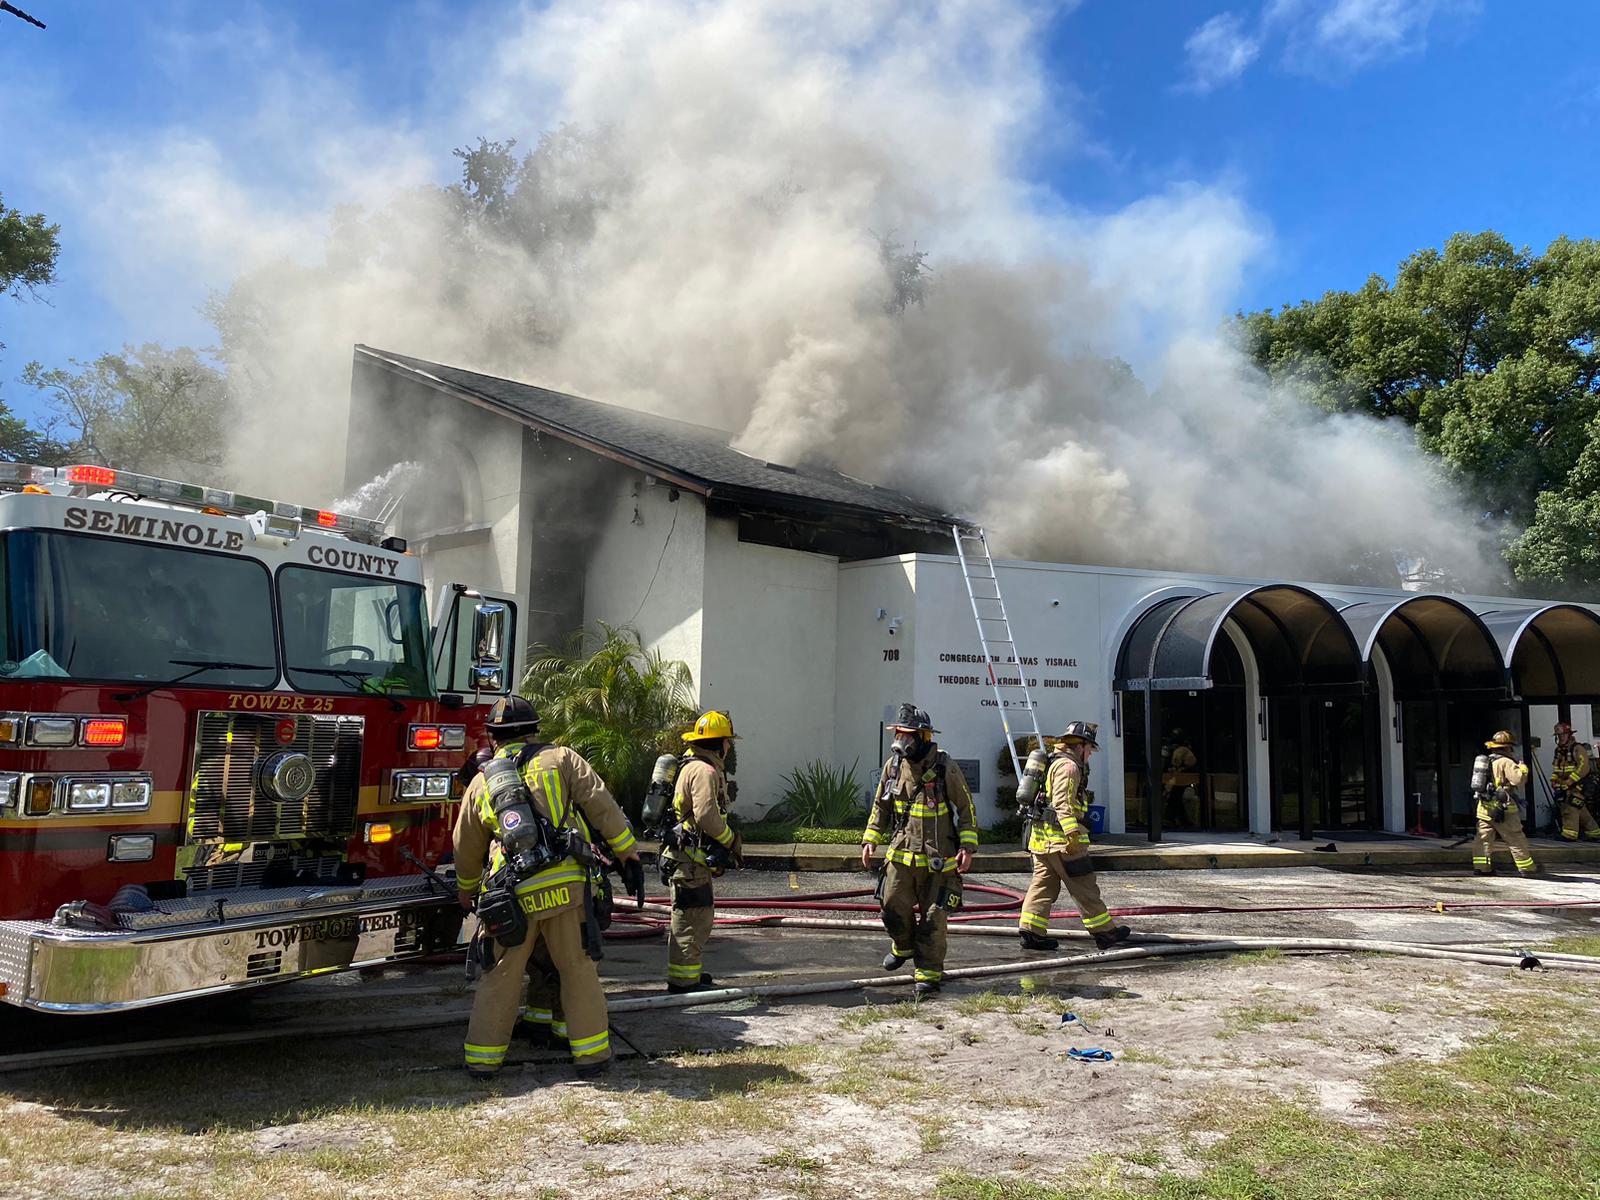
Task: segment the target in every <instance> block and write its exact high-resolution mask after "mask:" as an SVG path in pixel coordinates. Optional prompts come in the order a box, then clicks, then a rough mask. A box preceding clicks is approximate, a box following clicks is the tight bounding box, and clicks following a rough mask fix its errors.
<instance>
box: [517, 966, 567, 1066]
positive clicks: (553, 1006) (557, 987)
mask: <svg viewBox="0 0 1600 1200" xmlns="http://www.w3.org/2000/svg"><path fill="white" fill-rule="evenodd" d="M522 1021H523V1023H524V1024H525V1025H534V1026H538V1027H539V1028H542V1029H548V1030H549V1031H550V1032H551V1033H552V1034H554V1035H555V1036H556V1037H558V1038H561V1039H562V1040H563V1041H564V1040H566V1036H567V1018H566V1014H565V1012H564V1011H563V1010H562V1008H561V972H560V971H558V970H556V966H555V964H554V963H553V962H551V961H550V949H549V947H548V946H546V945H545V943H543V942H540V943H539V944H538V946H536V947H535V948H534V951H533V954H532V955H530V956H529V958H528V1001H527V1006H526V1007H525V1008H524V1009H523V1010H522Z"/></svg>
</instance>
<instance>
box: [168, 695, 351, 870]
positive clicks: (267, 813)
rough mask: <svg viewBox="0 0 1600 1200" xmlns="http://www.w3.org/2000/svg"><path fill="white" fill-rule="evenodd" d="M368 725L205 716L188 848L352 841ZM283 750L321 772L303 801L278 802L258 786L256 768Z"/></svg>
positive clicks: (316, 718) (307, 719)
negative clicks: (322, 839)
mask: <svg viewBox="0 0 1600 1200" xmlns="http://www.w3.org/2000/svg"><path fill="white" fill-rule="evenodd" d="M364 724H365V722H364V721H363V719H362V718H361V717H334V716H310V715H307V714H296V715H294V716H287V715H273V714H270V713H245V712H203V713H201V714H200V716H199V731H198V735H197V737H196V739H195V755H194V775H193V787H192V791H191V794H190V799H189V841H190V842H205V841H221V842H257V841H275V840H282V839H287V838H302V837H330V838H341V839H342V838H346V837H348V836H349V835H350V834H351V833H352V832H354V830H355V821H356V799H357V794H358V792H359V790H360V771H361V738H362V733H363V727H364ZM284 750H291V751H298V752H299V753H301V754H304V755H306V756H307V757H308V758H309V759H310V760H311V765H312V768H313V770H314V771H315V775H316V782H315V783H314V784H313V785H312V787H311V790H310V792H308V793H307V794H306V796H305V798H304V799H302V800H279V799H277V798H275V797H274V796H272V795H269V794H268V793H266V792H264V791H263V790H262V789H261V787H260V786H259V784H258V781H257V777H256V764H257V762H259V761H260V760H261V759H262V758H264V757H265V756H267V755H269V754H275V753H278V752H279V751H284Z"/></svg>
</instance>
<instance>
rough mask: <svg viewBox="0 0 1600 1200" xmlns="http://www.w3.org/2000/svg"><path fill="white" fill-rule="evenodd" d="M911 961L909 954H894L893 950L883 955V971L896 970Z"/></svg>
mask: <svg viewBox="0 0 1600 1200" xmlns="http://www.w3.org/2000/svg"><path fill="white" fill-rule="evenodd" d="M910 961H911V955H909V954H896V953H895V952H894V951H893V950H891V951H889V953H887V954H885V955H884V956H883V969H884V970H885V971H898V970H899V969H900V968H901V967H903V966H905V965H906V964H907V963H908V962H910Z"/></svg>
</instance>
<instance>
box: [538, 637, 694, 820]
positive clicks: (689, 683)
mask: <svg viewBox="0 0 1600 1200" xmlns="http://www.w3.org/2000/svg"><path fill="white" fill-rule="evenodd" d="M693 687H694V679H693V677H692V676H691V675H690V672H689V667H688V665H687V664H686V663H682V662H676V661H672V660H668V659H665V658H663V657H662V656H661V652H660V651H658V650H646V649H645V648H644V644H643V642H642V641H641V640H640V638H639V633H638V631H637V630H635V629H632V628H630V627H628V626H613V625H608V624H606V623H605V622H604V621H600V622H597V623H596V624H594V625H593V626H590V627H587V628H585V629H581V630H579V631H578V632H576V633H574V634H572V636H571V637H569V638H568V639H567V644H566V645H565V646H564V647H562V648H560V649H552V648H551V647H548V646H539V647H536V648H535V650H534V654H533V661H532V662H531V663H529V665H528V671H527V674H526V675H525V676H524V677H523V681H522V694H523V695H525V696H527V697H528V699H530V700H532V701H533V703H534V707H536V708H537V709H538V710H539V718H540V728H539V736H540V737H541V738H542V739H545V740H548V741H551V742H554V743H556V744H558V745H562V746H570V747H571V748H572V749H574V750H576V751H577V752H578V753H579V754H581V755H583V756H584V758H586V759H588V760H589V762H590V763H592V764H593V766H594V769H595V770H596V771H598V772H599V773H600V778H602V779H604V780H605V781H606V786H607V787H609V788H610V789H611V792H612V794H613V795H614V796H616V798H617V799H618V801H620V802H621V803H622V804H623V805H624V806H625V807H627V808H628V810H629V812H630V814H632V815H637V813H638V810H639V806H640V805H641V804H642V803H643V800H644V793H645V789H646V788H647V787H648V786H649V784H650V770H651V767H652V766H654V764H655V760H656V758H657V757H658V756H659V755H661V754H663V753H667V752H671V753H674V754H676V753H679V752H681V751H682V749H683V744H682V742H681V741H679V740H678V735H679V734H681V733H682V732H683V731H684V730H685V729H686V728H688V727H689V726H690V725H692V724H693V723H694V719H695V716H696V710H695V707H694V700H693Z"/></svg>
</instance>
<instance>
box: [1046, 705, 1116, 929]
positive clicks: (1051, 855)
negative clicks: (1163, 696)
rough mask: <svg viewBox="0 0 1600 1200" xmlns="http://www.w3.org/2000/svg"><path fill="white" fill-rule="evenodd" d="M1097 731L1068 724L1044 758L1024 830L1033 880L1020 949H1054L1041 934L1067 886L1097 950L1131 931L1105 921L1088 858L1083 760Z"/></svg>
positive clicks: (1095, 743)
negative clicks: (1032, 813)
mask: <svg viewBox="0 0 1600 1200" xmlns="http://www.w3.org/2000/svg"><path fill="white" fill-rule="evenodd" d="M1099 728H1100V727H1099V726H1098V725H1095V724H1093V723H1092V722H1089V721H1074V722H1072V723H1071V724H1070V725H1068V726H1067V729H1066V732H1065V733H1063V734H1062V735H1061V736H1060V737H1059V738H1058V739H1056V741H1057V750H1056V753H1054V754H1052V755H1051V756H1050V769H1049V772H1048V773H1047V774H1046V775H1045V796H1044V800H1045V802H1044V804H1043V806H1042V810H1041V812H1040V815H1039V818H1038V819H1037V820H1035V821H1033V822H1032V823H1031V824H1030V827H1029V830H1028V850H1029V852H1031V853H1032V855H1033V881H1032V882H1031V883H1030V884H1029V885H1028V895H1027V897H1026V898H1025V899H1024V900H1023V902H1022V916H1021V919H1020V921H1019V922H1018V926H1019V928H1018V931H1017V932H1018V934H1019V936H1020V938H1021V941H1022V948H1023V949H1024V950H1054V949H1055V948H1056V947H1057V946H1058V945H1060V943H1059V942H1058V941H1057V940H1056V939H1055V938H1053V937H1047V936H1046V935H1045V930H1047V929H1048V928H1049V927H1050V906H1051V905H1052V904H1054V903H1055V899H1056V897H1057V896H1059V895H1060V894H1061V885H1062V884H1066V885H1067V893H1068V894H1069V895H1070V896H1071V897H1072V902H1073V903H1074V904H1076V905H1077V906H1078V916H1079V917H1080V918H1081V919H1082V921H1083V927H1084V928H1085V929H1087V930H1088V931H1089V932H1090V933H1091V934H1092V935H1093V936H1094V944H1095V945H1096V946H1098V947H1100V949H1102V950H1108V949H1110V948H1111V947H1112V946H1115V945H1116V944H1117V943H1118V942H1125V941H1127V940H1128V936H1129V934H1130V933H1131V932H1132V930H1130V929H1129V928H1128V927H1127V926H1126V925H1113V924H1112V923H1111V914H1110V913H1109V912H1107V911H1106V906H1105V901H1103V900H1101V899H1100V885H1099V884H1098V883H1097V882H1096V881H1095V877H1094V867H1093V866H1092V865H1091V863H1090V860H1089V829H1088V825H1087V823H1086V822H1087V821H1088V815H1089V792H1088V786H1089V756H1090V755H1091V754H1093V753H1094V752H1095V751H1096V750H1098V749H1099V748H1100V743H1099V742H1098V741H1096V740H1095V738H1096V735H1097V733H1098V732H1099Z"/></svg>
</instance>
